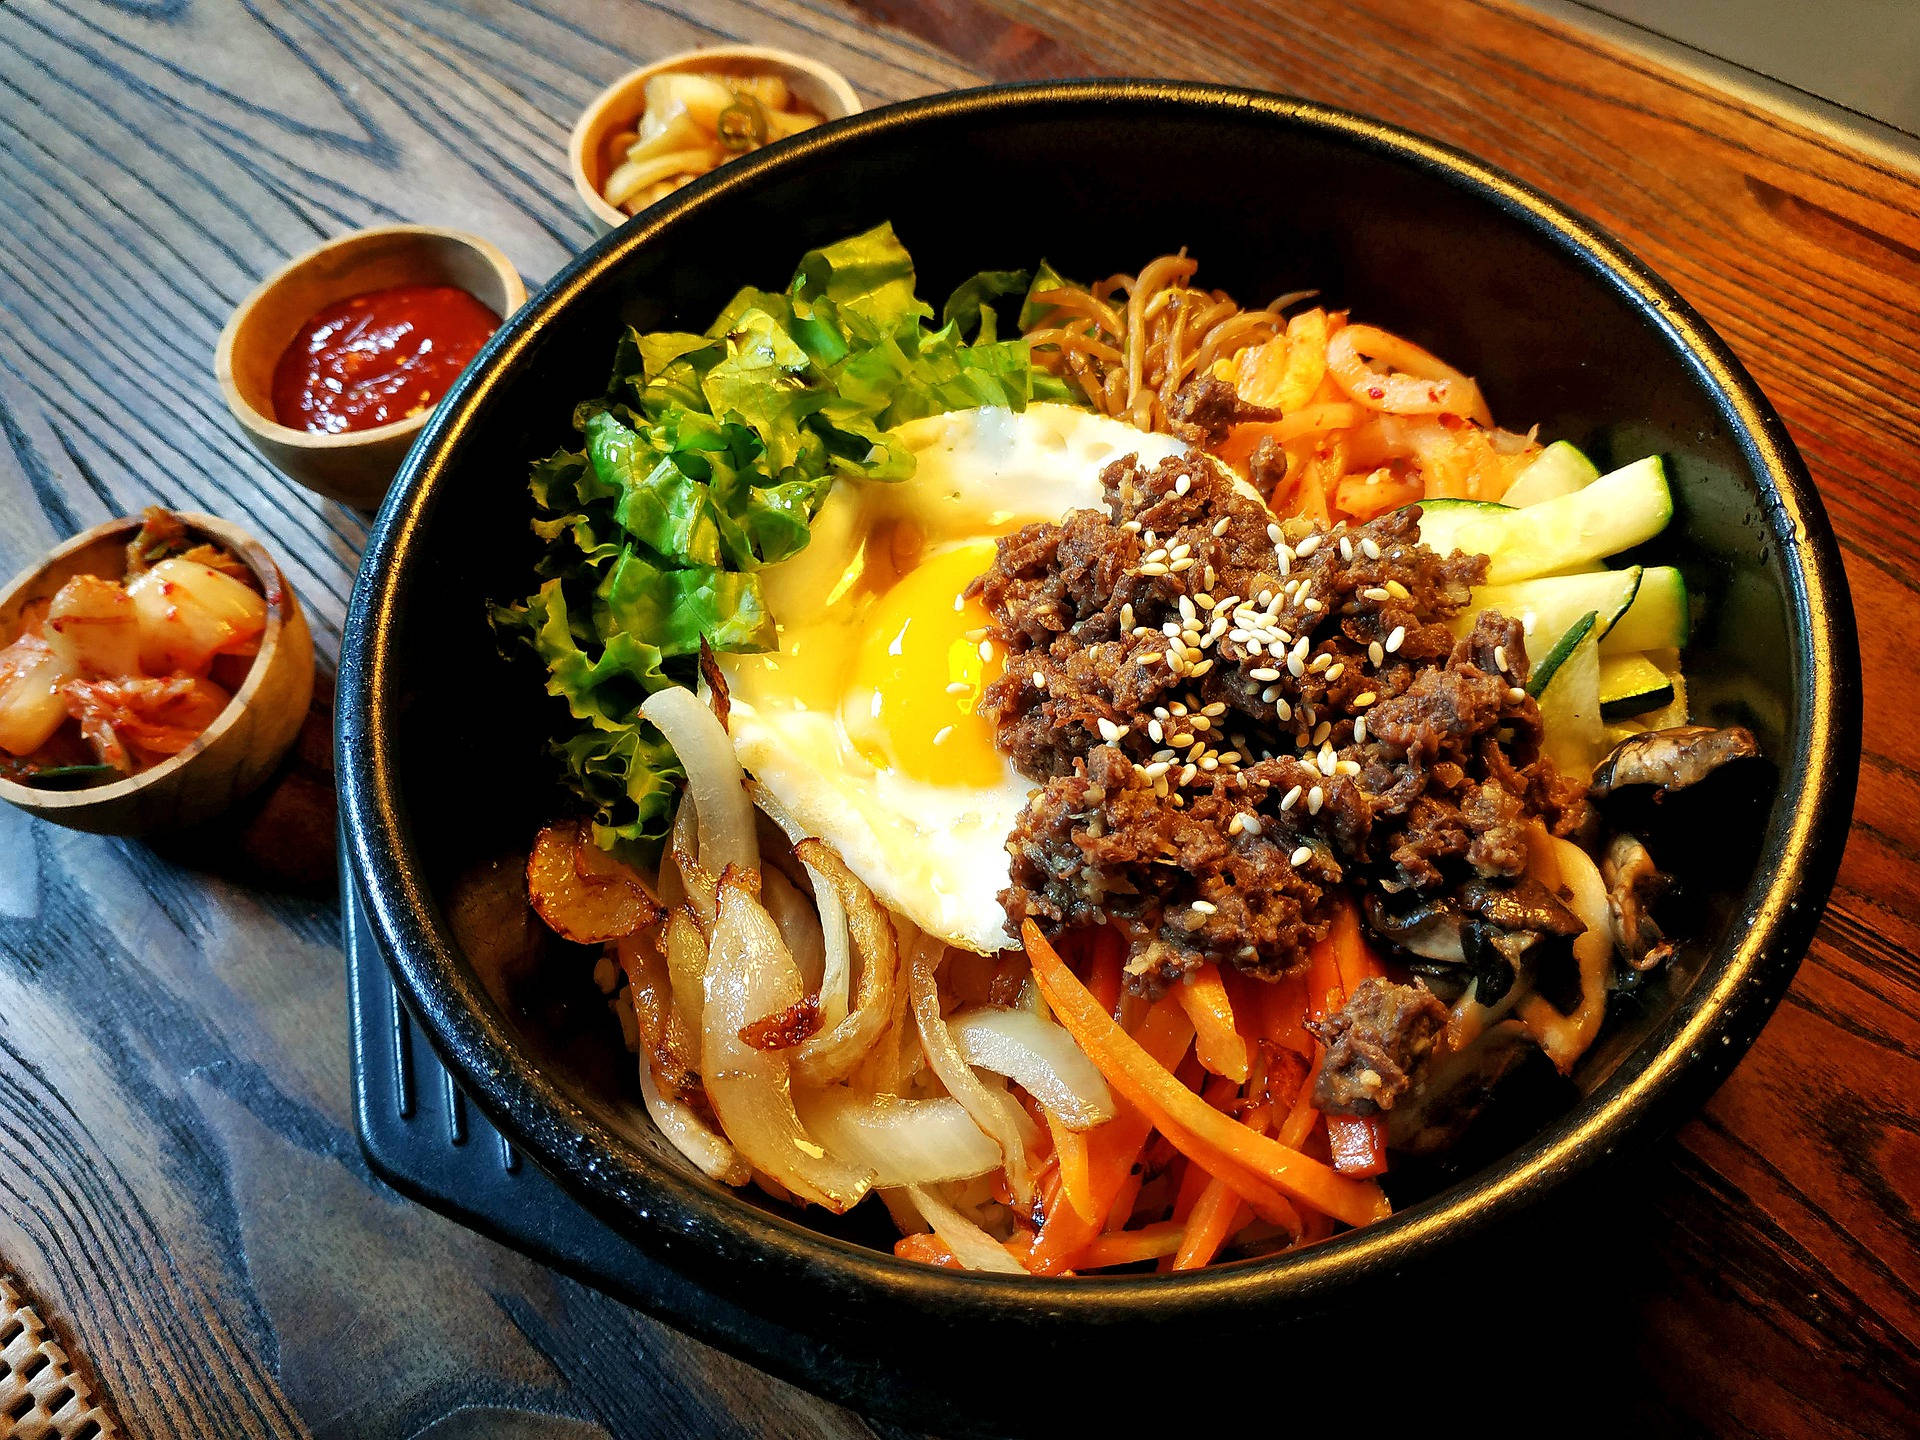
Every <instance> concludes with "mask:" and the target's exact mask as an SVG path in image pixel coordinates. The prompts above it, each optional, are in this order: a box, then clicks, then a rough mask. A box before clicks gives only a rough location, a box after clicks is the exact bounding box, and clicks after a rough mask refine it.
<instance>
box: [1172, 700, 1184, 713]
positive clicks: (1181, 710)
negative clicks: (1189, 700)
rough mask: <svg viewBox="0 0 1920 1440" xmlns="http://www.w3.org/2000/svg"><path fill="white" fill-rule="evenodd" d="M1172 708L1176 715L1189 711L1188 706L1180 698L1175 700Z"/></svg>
mask: <svg viewBox="0 0 1920 1440" xmlns="http://www.w3.org/2000/svg"><path fill="white" fill-rule="evenodd" d="M1172 710H1173V713H1174V714H1175V715H1184V714H1186V713H1187V707H1186V706H1185V705H1183V704H1181V703H1180V702H1179V701H1178V700H1176V701H1174V702H1173V706H1172Z"/></svg>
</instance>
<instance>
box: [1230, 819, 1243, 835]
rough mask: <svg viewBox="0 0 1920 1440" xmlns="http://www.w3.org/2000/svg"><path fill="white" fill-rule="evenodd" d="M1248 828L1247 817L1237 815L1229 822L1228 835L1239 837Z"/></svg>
mask: <svg viewBox="0 0 1920 1440" xmlns="http://www.w3.org/2000/svg"><path fill="white" fill-rule="evenodd" d="M1246 828H1247V817H1246V816H1244V815H1235V816H1234V817H1233V818H1232V819H1231V820H1229V821H1227V834H1229V835H1238V834H1239V833H1240V832H1241V831H1242V830H1244V829H1246Z"/></svg>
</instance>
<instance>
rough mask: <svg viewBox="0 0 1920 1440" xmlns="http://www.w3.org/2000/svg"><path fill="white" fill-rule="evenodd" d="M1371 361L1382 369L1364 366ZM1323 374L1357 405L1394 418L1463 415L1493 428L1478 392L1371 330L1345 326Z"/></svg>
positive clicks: (1436, 362)
mask: <svg viewBox="0 0 1920 1440" xmlns="http://www.w3.org/2000/svg"><path fill="white" fill-rule="evenodd" d="M1369 356H1371V357H1372V358H1373V359H1374V360H1375V361H1376V362H1378V364H1379V365H1381V366H1390V367H1392V369H1393V370H1394V371H1397V372H1398V373H1389V371H1388V370H1387V369H1376V368H1374V366H1372V365H1369V364H1368V363H1367V358H1368V357H1369ZM1327 373H1328V374H1330V375H1332V376H1333V378H1334V382H1335V383H1336V384H1337V385H1339V387H1340V388H1341V389H1342V390H1344V391H1346V392H1347V396H1348V398H1349V399H1351V400H1352V401H1353V402H1354V403H1355V404H1356V405H1364V406H1366V407H1367V409H1369V410H1385V411H1389V412H1391V413H1392V414H1395V415H1464V416H1467V417H1469V418H1471V419H1474V420H1477V421H1479V422H1480V423H1481V424H1483V425H1484V424H1491V423H1492V417H1491V416H1490V415H1488V413H1487V406H1486V401H1485V400H1483V399H1482V398H1481V396H1480V387H1479V386H1477V385H1475V384H1474V382H1473V381H1472V380H1471V379H1470V378H1469V377H1467V376H1465V375H1462V374H1461V373H1460V372H1459V371H1458V370H1455V369H1453V368H1452V367H1451V366H1449V365H1447V364H1446V363H1445V362H1443V361H1441V360H1440V359H1438V358H1437V357H1435V356H1433V355H1430V354H1428V353H1427V352H1426V351H1425V350H1422V349H1421V348H1420V347H1419V346H1418V345H1415V344H1413V343H1411V342H1410V341H1406V340H1402V339H1401V338H1400V337H1399V336H1397V335H1389V334H1388V333H1387V332H1386V331H1384V330H1377V329H1375V328H1374V327H1373V326H1371V325H1348V326H1346V327H1344V328H1343V329H1341V330H1340V331H1338V332H1337V333H1336V334H1335V335H1334V336H1333V338H1332V339H1331V340H1329V341H1328V342H1327Z"/></svg>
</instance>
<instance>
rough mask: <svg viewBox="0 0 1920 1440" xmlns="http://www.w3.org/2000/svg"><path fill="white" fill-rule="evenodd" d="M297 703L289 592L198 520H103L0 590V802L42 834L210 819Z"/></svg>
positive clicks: (293, 606) (308, 673)
mask: <svg viewBox="0 0 1920 1440" xmlns="http://www.w3.org/2000/svg"><path fill="white" fill-rule="evenodd" d="M312 696H313V636H312V634H311V633H310V632H309V630H308V629H307V621H306V617H305V615H303V614H302V613H301V610H300V602H299V600H298V599H297V598H296V597H295V595H294V593H293V588H292V586H290V585H289V584H288V583H287V580H286V577H285V576H284V575H282V574H281V573H280V567H279V566H278V565H276V564H275V563H274V561H273V559H272V557H271V556H270V555H268V553H267V551H266V550H265V548H264V547H263V546H261V544H260V543H259V542H258V541H257V540H255V539H254V538H253V537H252V536H250V535H248V534H247V533H246V532H245V531H243V530H240V529H238V528H237V527H235V526H233V525H230V524H228V523H227V522H226V521H224V520H219V519H215V518H214V517H213V516H211V515H193V514H175V513H173V512H170V511H166V510H159V509H154V510H149V511H148V512H147V514H146V515H145V516H143V517H140V516H130V517H127V518H124V519H120V520H109V521H107V522H106V523H105V524H103V525H97V526H95V527H94V528H93V529H91V530H87V531H85V532H83V533H81V534H79V535H76V536H74V537H73V538H72V539H71V540H69V541H67V542H66V543H65V544H64V545H61V546H60V547H59V548H58V549H56V550H54V551H53V552H52V553H51V554H49V555H48V556H47V557H46V558H45V559H43V560H42V561H40V563H39V564H37V565H35V566H33V567H31V568H30V569H28V570H27V571H25V572H24V573H23V574H21V575H19V576H17V577H16V578H15V579H14V580H13V582H12V583H11V584H9V585H8V586H7V587H6V589H5V590H4V591H3V592H0V799H4V800H6V801H7V802H9V803H10V804H13V805H17V806H19V807H20V808H21V809H22V810H26V811H29V812H31V813H32V814H35V815H39V816H42V817H44V818H46V819H48V820H51V821H53V822H55V823H56V824H60V825H67V826H71V827H72V828H74V829H76V830H91V831H95V832H98V833H101V834H109V835H135V834H140V833H143V832H146V831H150V830H158V829H165V828H171V827H175V826H182V825H190V824H194V823H196V822H198V821H201V820H206V819H209V818H211V817H212V816H214V815H217V814H219V813H220V812H221V811H223V810H225V809H226V808H227V807H228V806H229V805H231V804H232V803H233V802H234V801H236V800H238V799H239V798H240V797H242V796H243V795H245V794H246V793H247V792H248V791H250V790H252V789H254V788H255V787H256V786H257V785H259V784H260V782H261V781H263V780H264V779H266V778H267V776H268V775H269V774H271V773H272V771H273V769H274V767H275V766H276V765H278V764H279V762H280V759H281V757H282V756H284V755H285V754H286V752H287V748H288V747H289V746H290V745H291V744H292V743H293V740H294V737H295V736H296V735H298V734H299V731H300V726H301V722H302V721H303V720H304V719H305V718H306V713H307V706H308V703H309V701H310V700H311V699H312Z"/></svg>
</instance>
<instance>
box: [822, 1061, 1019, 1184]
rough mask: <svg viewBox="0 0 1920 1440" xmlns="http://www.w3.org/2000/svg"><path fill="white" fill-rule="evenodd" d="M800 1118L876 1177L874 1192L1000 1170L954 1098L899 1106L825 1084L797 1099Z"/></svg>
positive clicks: (888, 1098)
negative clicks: (878, 1188) (881, 1188)
mask: <svg viewBox="0 0 1920 1440" xmlns="http://www.w3.org/2000/svg"><path fill="white" fill-rule="evenodd" d="M794 1102H795V1104H796V1106H797V1107H798V1109H799V1112H800V1120H801V1123H803V1124H804V1125H805V1126H806V1127H807V1133H808V1134H810V1135H812V1136H813V1137H814V1138H815V1139H816V1140H818V1141H819V1142H820V1143H821V1144H822V1145H825V1146H826V1147H827V1148H828V1149H829V1150H831V1151H833V1153H834V1154H836V1155H838V1156H840V1157H841V1158H842V1159H844V1160H846V1161H847V1162H848V1163H850V1164H855V1165H865V1166H866V1167H867V1168H868V1169H870V1170H872V1171H873V1172H874V1182H873V1183H874V1184H875V1185H876V1186H887V1187H891V1186H895V1185H938V1184H940V1183H942V1182H944V1181H947V1180H971V1179H972V1178H973V1177H974V1176H976V1175H985V1174H987V1173H989V1172H990V1171H994V1170H998V1169H999V1168H1000V1147H999V1146H998V1145H995V1144H994V1143H993V1141H991V1140H989V1139H988V1138H987V1137H986V1136H985V1135H983V1134H982V1133H981V1132H980V1127H979V1126H978V1125H976V1124H974V1123H973V1117H972V1116H971V1115H969V1114H967V1112H966V1110H965V1109H964V1108H962V1106H961V1104H960V1102H959V1101H958V1100H953V1099H949V1098H948V1097H946V1096H940V1097H938V1098H936V1099H932V1100H903V1099H901V1098H900V1097H899V1096H897V1095H870V1094H863V1093H862V1092H860V1091H857V1090H849V1089H847V1088H846V1087H845V1086H844V1085H830V1086H828V1087H827V1088H825V1089H823V1090H801V1091H797V1092H796V1093H795V1095H794Z"/></svg>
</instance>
